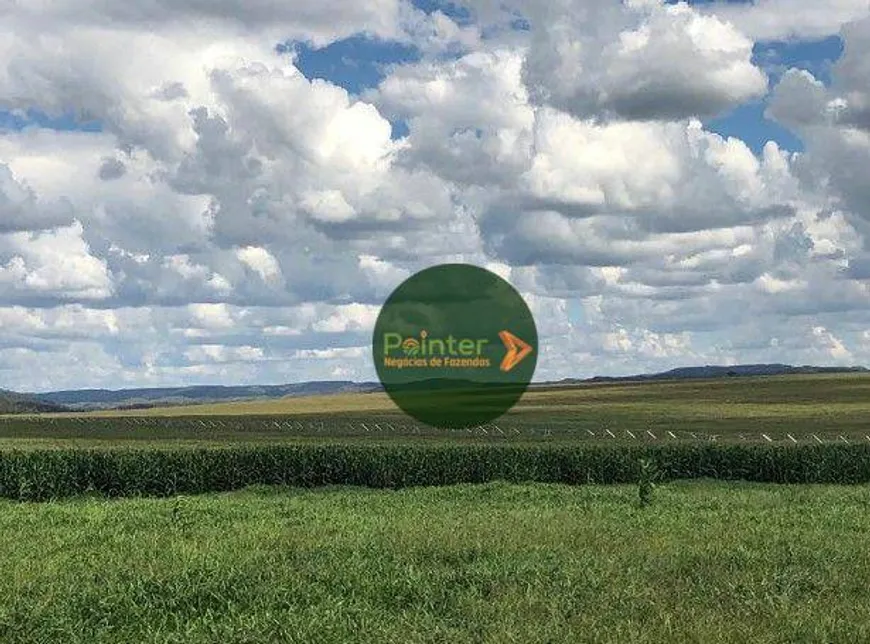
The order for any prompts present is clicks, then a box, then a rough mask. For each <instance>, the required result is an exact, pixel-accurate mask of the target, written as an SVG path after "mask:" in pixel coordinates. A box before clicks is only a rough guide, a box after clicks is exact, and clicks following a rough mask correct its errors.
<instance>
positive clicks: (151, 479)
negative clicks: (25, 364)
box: [0, 444, 870, 500]
mask: <svg viewBox="0 0 870 644" xmlns="http://www.w3.org/2000/svg"><path fill="white" fill-rule="evenodd" d="M642 458H647V459H652V460H653V461H654V463H655V464H656V466H657V469H658V470H659V471H660V472H661V474H662V476H663V478H664V479H676V478H704V477H709V478H719V479H743V480H750V481H767V482H776V483H859V482H867V481H870V445H845V444H844V445H797V446H757V445H686V444H681V445H668V446H653V445H647V446H629V445H615V446H610V447H604V446H588V447H583V446H570V447H569V446H564V447H535V446H509V445H489V446H487V445H483V446H471V445H339V444H320V445H270V446H261V447H228V448H202V449H180V450H163V449H143V450H76V449H70V450H44V451H8V452H0V496H2V497H6V498H12V499H21V500H44V499H52V498H60V497H67V496H74V495H78V494H89V493H96V494H101V495H107V496H141V495H147V496H166V495H173V494H195V493H203V492H217V491H224V490H232V489H238V488H240V487H244V486H247V485H253V484H284V485H293V486H305V487H311V486H320V485H360V486H368V487H377V488H398V487H406V486H416V485H446V484H452V483H475V482H484V481H491V480H498V479H501V480H508V481H540V482H558V483H568V484H581V483H626V482H631V481H634V480H636V478H637V474H638V463H639V461H640V459H642Z"/></svg>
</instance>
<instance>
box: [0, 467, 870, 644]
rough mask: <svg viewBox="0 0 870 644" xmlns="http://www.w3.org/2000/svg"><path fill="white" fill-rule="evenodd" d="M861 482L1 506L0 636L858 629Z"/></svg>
mask: <svg viewBox="0 0 870 644" xmlns="http://www.w3.org/2000/svg"><path fill="white" fill-rule="evenodd" d="M868 509H870V488H867V487H840V486H772V485H761V484H746V483H742V484H741V483H722V482H715V481H704V482H675V483H670V484H668V485H666V486H664V487H662V488H659V489H658V490H657V491H656V498H655V502H654V503H653V505H651V506H649V507H646V508H639V507H638V506H637V504H636V492H635V489H634V486H596V485H583V486H562V485H545V484H524V485H512V484H506V483H490V484H484V485H461V486H452V487H432V488H413V489H405V490H399V491H388V490H361V489H353V488H329V489H321V490H301V489H298V488H289V489H288V488H281V487H257V488H251V489H247V490H244V491H237V492H231V493H224V494H210V495H203V496H196V497H178V498H174V499H116V500H105V499H97V498H79V499H74V500H67V501H62V502H55V503H47V504H44V503H40V504H35V503H17V502H10V501H0V570H2V571H3V573H4V574H3V575H0V641H3V642H6V643H8V644H17V643H24V642H35V641H39V642H64V643H67V644H75V643H77V642H80V643H85V642H87V643H89V644H90V643H119V644H120V643H124V644H126V643H127V642H142V643H153V644H157V643H160V644H165V643H171V642H177V643H179V644H180V643H182V642H183V643H185V644H196V643H206V642H222V643H227V644H233V643H239V644H241V643H243V642H245V643H253V642H299V643H305V644H310V643H323V644H328V643H333V642H334V643H336V644H338V643H341V644H345V643H353V642H384V643H390V642H395V643H402V644H414V643H417V642H420V643H422V642H431V643H433V644H434V643H441V642H451V643H456V644H461V643H463V642H468V643H472V642H474V643H492V644H503V643H506V642H523V643H528V644H533V643H536V642H540V643H544V642H620V643H623V642H625V643H629V642H631V643H642V642H649V643H656V644H658V643H660V642H675V643H681V642H704V643H717V642H755V643H757V644H765V643H771V644H772V643H780V642H781V643H793V642H843V643H846V642H850V643H851V642H862V641H870V620H868V619H867V603H866V588H867V586H866V584H867V579H868V578H870V552H868V549H867V547H866V535H867V528H868V518H867V517H868Z"/></svg>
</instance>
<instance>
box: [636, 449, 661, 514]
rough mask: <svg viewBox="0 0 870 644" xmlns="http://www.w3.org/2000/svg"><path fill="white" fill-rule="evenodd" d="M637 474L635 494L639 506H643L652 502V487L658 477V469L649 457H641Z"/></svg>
mask: <svg viewBox="0 0 870 644" xmlns="http://www.w3.org/2000/svg"><path fill="white" fill-rule="evenodd" d="M638 465H639V475H638V479H637V494H638V497H639V499H640V506H641V507H642V508H645V507H646V506H648V505H649V504H650V503H652V498H653V489H654V488H655V483H656V481H657V480H658V479H659V470H658V468H657V467H656V464H655V462H654V461H653V460H652V459H650V458H642V459H640V460H639V461H638Z"/></svg>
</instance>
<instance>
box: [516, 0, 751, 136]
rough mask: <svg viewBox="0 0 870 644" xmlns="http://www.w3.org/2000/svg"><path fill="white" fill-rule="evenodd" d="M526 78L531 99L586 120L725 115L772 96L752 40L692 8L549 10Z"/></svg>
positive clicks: (603, 2)
mask: <svg viewBox="0 0 870 644" xmlns="http://www.w3.org/2000/svg"><path fill="white" fill-rule="evenodd" d="M536 9H537V11H536V14H533V16H534V17H533V20H534V19H535V18H536V19H537V20H538V22H539V23H540V24H541V26H542V27H543V25H546V28H541V29H536V30H535V31H534V34H533V36H532V38H531V43H530V49H529V53H528V57H527V59H526V63H525V69H524V77H525V80H526V84H527V85H528V86H529V88H530V91H531V94H532V97H533V98H534V99H535V100H537V101H540V102H543V103H546V104H549V105H552V106H554V107H557V108H559V109H562V110H565V111H567V112H569V113H571V114H574V115H576V116H579V117H581V118H587V117H603V118H613V117H615V118H627V119H640V120H646V119H679V118H687V117H693V116H696V117H704V116H711V115H715V114H718V113H720V112H722V111H724V110H726V109H728V108H730V107H734V106H736V105H739V104H740V103H742V102H745V101H747V100H750V99H753V98H758V97H760V96H761V95H763V94H764V93H765V91H766V89H767V78H766V76H765V75H764V73H763V72H762V71H761V70H760V69H758V68H757V67H756V66H755V65H753V63H752V61H751V57H752V44H753V43H752V40H750V39H749V38H748V37H746V36H745V35H744V34H743V33H742V32H740V31H739V30H737V29H736V28H735V27H734V26H732V25H731V24H730V23H728V22H726V21H723V20H720V19H719V18H717V17H716V16H715V15H703V14H701V13H699V12H698V11H697V10H695V9H694V8H692V7H690V6H689V5H687V4H685V3H679V4H670V5H666V4H663V3H658V2H627V3H614V2H609V1H608V0H596V1H595V2H582V3H581V2H576V1H574V0H560V1H558V2H553V3H548V4H547V5H545V6H543V3H542V6H541V7H540V8H539V9H538V8H536Z"/></svg>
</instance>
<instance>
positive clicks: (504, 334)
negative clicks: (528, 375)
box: [498, 331, 532, 372]
mask: <svg viewBox="0 0 870 644" xmlns="http://www.w3.org/2000/svg"><path fill="white" fill-rule="evenodd" d="M498 337H500V338H501V341H502V342H503V343H504V346H505V349H507V353H506V354H504V358H503V359H502V361H501V370H502V371H505V372H507V371H510V370H511V369H513V368H514V367H516V366H517V365H518V364H519V363H520V361H521V360H522V359H523V358H525V357H526V356H527V355H529V354H530V353H531V352H532V347H531V346H530V345H529V344H527V343H526V342H523V341H522V340H520V339H519V338H518V337H517V336H515V335H514V334H513V333H511V332H510V331H499V332H498Z"/></svg>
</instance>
